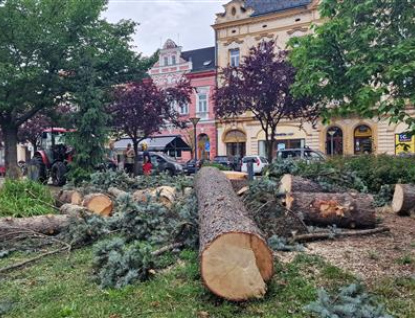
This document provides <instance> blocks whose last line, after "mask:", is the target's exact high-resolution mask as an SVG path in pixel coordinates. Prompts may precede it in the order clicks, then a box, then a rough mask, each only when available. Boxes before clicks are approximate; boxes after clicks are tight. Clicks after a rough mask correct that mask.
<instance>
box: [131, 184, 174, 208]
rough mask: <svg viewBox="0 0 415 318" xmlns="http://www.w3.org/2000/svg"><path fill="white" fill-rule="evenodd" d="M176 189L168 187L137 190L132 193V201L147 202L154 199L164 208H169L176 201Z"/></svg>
mask: <svg viewBox="0 0 415 318" xmlns="http://www.w3.org/2000/svg"><path fill="white" fill-rule="evenodd" d="M176 195H177V193H176V189H175V188H173V187H169V186H161V187H158V188H156V189H144V190H137V191H135V192H134V193H133V196H132V197H133V200H134V201H135V202H147V200H148V199H149V198H150V199H154V200H156V201H158V202H160V203H161V204H163V205H164V206H165V207H167V208H170V207H171V206H172V205H173V203H174V201H175V200H176Z"/></svg>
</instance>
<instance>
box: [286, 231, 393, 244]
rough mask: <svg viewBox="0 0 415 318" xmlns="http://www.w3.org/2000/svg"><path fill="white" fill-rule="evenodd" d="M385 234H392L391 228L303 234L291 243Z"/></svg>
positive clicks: (295, 237)
mask: <svg viewBox="0 0 415 318" xmlns="http://www.w3.org/2000/svg"><path fill="white" fill-rule="evenodd" d="M384 232H390V228H388V227H379V228H376V229H369V230H350V231H341V232H339V233H335V234H333V233H332V232H317V233H309V234H301V235H295V236H294V237H293V238H292V239H290V241H291V242H302V243H304V242H310V241H316V240H326V239H333V238H334V237H348V236H363V235H372V234H379V233H384Z"/></svg>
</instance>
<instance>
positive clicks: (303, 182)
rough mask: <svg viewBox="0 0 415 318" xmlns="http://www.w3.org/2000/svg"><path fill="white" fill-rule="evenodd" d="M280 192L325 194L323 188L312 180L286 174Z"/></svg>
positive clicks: (281, 182) (282, 179)
mask: <svg viewBox="0 0 415 318" xmlns="http://www.w3.org/2000/svg"><path fill="white" fill-rule="evenodd" d="M280 192H281V193H291V192H324V191H323V188H322V187H321V186H320V185H319V184H318V183H316V182H313V181H311V180H308V179H305V178H302V177H297V176H293V175H291V174H285V175H284V176H283V177H282V178H281V181H280Z"/></svg>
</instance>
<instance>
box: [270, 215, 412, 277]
mask: <svg viewBox="0 0 415 318" xmlns="http://www.w3.org/2000/svg"><path fill="white" fill-rule="evenodd" d="M379 217H380V218H381V219H382V226H387V227H389V228H390V232H389V233H388V232H386V233H379V234H374V235H369V236H357V237H345V238H341V239H335V240H325V241H318V242H312V243H308V244H307V246H306V253H308V254H312V255H318V256H321V257H323V258H324V259H325V260H326V261H327V262H329V263H331V264H333V265H335V266H337V267H340V268H342V269H344V270H347V271H349V272H351V273H353V274H354V275H355V276H356V277H359V278H361V279H363V280H364V281H367V282H370V281H372V280H374V279H378V278H382V277H406V276H411V277H415V216H412V217H401V216H398V215H395V214H393V213H391V212H388V211H380V212H379ZM297 254H298V253H297V252H292V253H278V257H279V259H280V260H281V261H283V262H290V261H291V260H292V259H293V258H294V257H295V255H297Z"/></svg>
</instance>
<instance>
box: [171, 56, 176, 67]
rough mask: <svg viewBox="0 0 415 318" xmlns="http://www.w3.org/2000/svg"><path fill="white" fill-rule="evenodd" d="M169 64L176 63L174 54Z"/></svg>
mask: <svg viewBox="0 0 415 318" xmlns="http://www.w3.org/2000/svg"><path fill="white" fill-rule="evenodd" d="M171 64H173V65H176V56H174V55H173V56H172V57H171Z"/></svg>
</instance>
